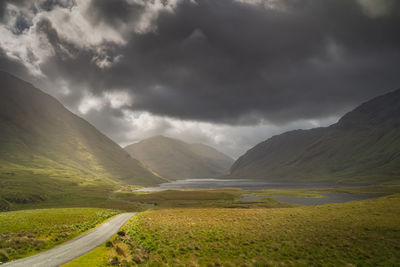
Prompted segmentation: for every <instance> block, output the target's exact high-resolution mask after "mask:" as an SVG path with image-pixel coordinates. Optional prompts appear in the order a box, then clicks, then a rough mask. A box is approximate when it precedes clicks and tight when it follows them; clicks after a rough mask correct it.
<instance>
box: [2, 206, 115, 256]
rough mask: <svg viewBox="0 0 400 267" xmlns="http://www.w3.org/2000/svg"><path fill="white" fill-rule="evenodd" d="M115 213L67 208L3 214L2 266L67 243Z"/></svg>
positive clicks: (102, 210) (103, 210)
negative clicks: (7, 262)
mask: <svg viewBox="0 0 400 267" xmlns="http://www.w3.org/2000/svg"><path fill="white" fill-rule="evenodd" d="M117 213H118V212H117V211H116V210H107V209H97V208H66V209H42V210H24V211H10V212H2V213H0V262H6V261H8V260H12V259H18V258H21V257H26V256H29V255H32V254H34V253H38V252H40V251H43V250H46V249H48V248H51V247H53V246H55V245H57V244H60V243H62V242H65V241H66V240H69V239H71V238H73V237H75V236H77V235H79V234H81V233H83V232H85V231H87V230H89V229H91V228H93V227H95V226H96V225H97V224H99V223H102V222H103V221H104V220H106V219H108V218H110V217H111V216H113V215H116V214H117Z"/></svg>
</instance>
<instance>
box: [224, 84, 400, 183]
mask: <svg viewBox="0 0 400 267" xmlns="http://www.w3.org/2000/svg"><path fill="white" fill-rule="evenodd" d="M229 177H230V178H254V179H266V180H275V181H278V180H279V181H282V180H285V181H306V180H308V181H334V182H363V183H376V182H384V181H391V180H400V89H399V90H396V91H394V92H391V93H388V94H386V95H383V96H379V97H376V98H374V99H372V100H370V101H368V102H366V103H364V104H362V105H360V106H359V107H357V108H356V109H354V110H353V111H351V112H349V113H347V114H346V115H345V116H343V117H342V118H341V119H340V120H339V121H338V123H336V124H333V125H331V126H329V127H325V128H315V129H311V130H295V131H290V132H286V133H284V134H281V135H277V136H273V137H272V138H270V139H268V140H266V141H264V142H262V143H260V144H258V145H256V146H255V147H253V148H252V149H250V150H249V151H247V152H246V153H245V154H244V155H243V156H241V157H240V158H239V159H238V160H237V161H236V162H235V163H234V164H233V166H232V168H231V170H230V175H229Z"/></svg>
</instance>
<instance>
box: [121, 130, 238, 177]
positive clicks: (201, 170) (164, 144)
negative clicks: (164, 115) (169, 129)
mask: <svg viewBox="0 0 400 267" xmlns="http://www.w3.org/2000/svg"><path fill="white" fill-rule="evenodd" d="M125 150H126V151H128V153H129V154H130V155H131V156H132V157H134V158H136V159H138V160H140V161H141V162H143V163H144V164H145V165H146V166H148V167H149V168H150V169H152V170H153V171H154V172H156V173H158V174H159V175H161V176H162V177H165V178H168V179H173V180H176V179H189V178H212V177H217V176H220V175H223V174H225V172H226V171H228V170H229V168H230V166H231V165H232V163H233V161H234V160H233V159H232V158H230V157H229V156H227V155H225V154H223V153H221V152H219V151H218V150H216V149H214V148H212V147H209V146H206V145H203V144H188V143H185V142H182V141H180V140H176V139H172V138H168V137H164V136H155V137H152V138H149V139H145V140H143V141H140V142H139V143H136V144H132V145H129V146H127V147H126V148H125Z"/></svg>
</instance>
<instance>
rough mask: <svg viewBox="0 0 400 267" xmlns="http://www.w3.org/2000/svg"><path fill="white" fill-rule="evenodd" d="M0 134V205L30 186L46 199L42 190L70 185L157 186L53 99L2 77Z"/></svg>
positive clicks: (149, 175)
mask: <svg viewBox="0 0 400 267" xmlns="http://www.w3.org/2000/svg"><path fill="white" fill-rule="evenodd" d="M0 129H1V131H0V200H1V198H2V197H4V195H5V194H10V192H12V193H13V194H14V196H13V197H8V199H10V198H15V199H18V198H20V197H21V195H22V193H21V192H23V193H26V192H28V191H29V189H32V188H33V187H36V188H37V190H39V191H43V192H42V193H43V194H47V193H48V192H47V191H46V189H45V188H53V191H57V190H61V191H62V190H64V189H65V188H67V186H66V185H71V184H76V185H95V184H97V183H99V182H102V183H115V182H123V183H128V184H136V185H153V184H156V183H157V182H160V181H162V180H161V179H160V178H159V177H156V176H154V175H153V174H152V173H151V172H149V171H148V170H147V169H145V168H144V166H143V165H141V163H140V162H138V161H137V160H136V159H133V158H132V157H131V156H130V155H129V154H128V153H126V151H124V150H123V149H122V148H121V147H120V146H118V145H117V144H116V143H114V142H113V141H112V140H110V139H109V138H107V137H106V136H105V135H103V134H102V133H100V132H99V131H98V130H97V129H96V128H95V127H93V126H92V125H91V124H89V123H88V122H87V121H85V120H83V119H81V118H80V117H78V116H76V115H74V114H73V113H71V112H70V111H68V110H67V109H66V108H64V106H63V105H62V104H61V103H60V102H58V101H57V100H56V99H55V98H53V97H51V96H50V95H48V94H45V93H44V92H42V91H40V90H38V89H36V88H34V87H33V86H32V85H31V84H29V83H26V82H24V81H22V80H20V79H18V78H16V77H14V76H12V75H10V74H7V73H5V72H0ZM55 184H58V185H60V184H62V185H63V186H55ZM53 185H54V186H53ZM43 194H41V195H43ZM34 197H38V196H34ZM39 198H41V197H39ZM21 201H24V200H21Z"/></svg>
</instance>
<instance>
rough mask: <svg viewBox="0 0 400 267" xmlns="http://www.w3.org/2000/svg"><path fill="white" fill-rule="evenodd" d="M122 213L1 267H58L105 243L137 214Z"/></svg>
mask: <svg viewBox="0 0 400 267" xmlns="http://www.w3.org/2000/svg"><path fill="white" fill-rule="evenodd" d="M135 213H136V212H128V213H122V214H119V215H117V216H115V217H114V218H112V219H111V220H109V221H107V222H105V223H103V224H102V225H100V226H99V227H96V228H95V229H93V230H91V231H89V232H87V233H85V234H83V235H81V236H78V237H76V238H74V239H72V240H70V241H68V242H66V243H64V244H61V245H59V246H57V247H54V248H52V249H50V250H47V251H45V252H42V253H39V254H36V255H34V256H31V257H28V258H23V259H20V260H16V261H12V262H9V263H6V264H3V265H1V267H6V266H7V267H26V266H29V267H56V266H60V265H62V264H64V263H67V262H69V261H72V260H73V259H75V258H78V257H79V256H82V255H84V254H86V253H88V252H89V251H91V250H93V249H95V248H96V247H98V246H100V245H102V244H104V243H105V242H106V241H107V240H108V239H110V238H111V237H112V236H113V235H114V234H116V233H117V232H118V230H119V229H121V227H122V226H123V225H124V224H125V223H126V222H127V221H128V220H129V219H130V218H131V217H132V216H133V215H134V214H135Z"/></svg>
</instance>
